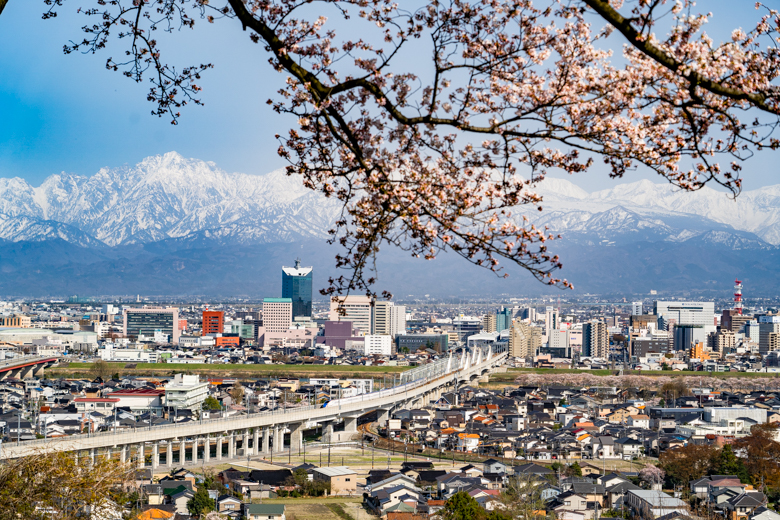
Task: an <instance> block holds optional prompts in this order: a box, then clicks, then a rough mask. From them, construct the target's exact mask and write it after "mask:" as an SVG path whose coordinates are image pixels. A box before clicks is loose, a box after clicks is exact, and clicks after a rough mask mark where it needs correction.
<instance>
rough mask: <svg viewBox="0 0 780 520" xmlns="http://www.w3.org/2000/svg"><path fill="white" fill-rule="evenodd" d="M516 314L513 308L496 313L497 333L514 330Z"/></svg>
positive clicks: (505, 308)
mask: <svg viewBox="0 0 780 520" xmlns="http://www.w3.org/2000/svg"><path fill="white" fill-rule="evenodd" d="M512 318H514V312H512V309H511V308H507V307H503V308H502V309H501V310H500V311H498V312H497V313H496V332H502V331H505V330H509V329H511V328H512Z"/></svg>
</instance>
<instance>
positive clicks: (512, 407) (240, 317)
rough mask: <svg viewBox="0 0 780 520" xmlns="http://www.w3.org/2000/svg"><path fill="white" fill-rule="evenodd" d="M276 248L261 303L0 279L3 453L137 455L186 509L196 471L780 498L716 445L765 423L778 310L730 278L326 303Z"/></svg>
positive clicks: (391, 491) (404, 507)
mask: <svg viewBox="0 0 780 520" xmlns="http://www.w3.org/2000/svg"><path fill="white" fill-rule="evenodd" d="M277 272H278V273H279V275H280V279H279V284H278V287H279V291H278V292H277V293H276V294H274V295H272V296H269V297H267V298H263V299H262V300H261V301H258V302H257V303H250V302H241V303H236V302H234V303H224V302H222V303H213V304H207V303H203V302H201V303H198V304H193V303H189V304H181V303H177V304H174V303H165V304H161V303H160V302H148V301H145V300H146V298H142V297H141V296H140V295H139V296H138V297H137V298H136V300H137V301H134V302H121V303H120V302H114V303H100V302H97V301H95V299H92V298H79V297H76V296H74V297H71V298H69V299H68V301H33V300H30V301H10V300H9V301H5V302H3V303H2V306H3V307H2V313H3V317H2V328H0V342H1V343H0V344H1V345H2V347H0V348H2V353H3V357H4V359H3V361H2V362H0V374H2V389H3V394H2V395H3V397H2V398H3V413H2V415H0V426H1V427H2V432H3V442H2V445H0V446H1V448H0V449H2V453H3V456H4V457H6V458H9V457H10V458H13V457H17V456H25V455H26V456H29V453H33V452H34V450H37V449H41V448H42V447H48V448H49V449H57V448H56V447H57V446H60V447H65V446H67V447H66V448H65V449H67V450H72V451H73V453H74V454H75V457H76V461H79V460H80V461H82V463H84V464H87V465H89V466H90V467H97V466H95V465H96V464H98V462H100V461H101V460H104V461H117V462H120V463H122V464H130V465H131V467H132V468H133V469H134V472H135V476H134V478H135V479H136V480H137V482H138V484H137V485H138V486H139V488H138V489H139V493H138V494H137V495H135V496H136V498H135V500H136V503H135V504H133V505H132V507H131V509H133V510H135V511H137V513H134V514H140V515H141V517H143V518H146V517H149V518H152V516H149V515H163V516H165V515H166V514H169V515H171V516H176V515H191V514H192V512H193V508H194V507H195V506H194V505H193V504H195V503H196V502H197V501H194V500H195V496H196V493H198V492H199V490H203V491H207V492H208V495H205V494H204V495H203V496H204V497H206V498H205V500H206V502H207V503H211V504H212V506H213V507H212V508H211V509H213V510H214V511H217V512H219V513H220V514H223V515H225V516H227V517H230V518H233V517H242V516H245V517H252V515H262V516H263V517H265V516H268V515H270V516H273V515H291V516H292V515H295V514H296V513H297V514H301V513H303V512H305V511H307V509H306V508H307V507H309V506H305V507H304V506H300V505H299V504H298V503H295V502H287V503H286V502H285V500H284V497H301V496H313V497H316V496H323V495H327V496H329V497H331V498H332V499H334V500H338V497H344V499H349V500H350V501H349V502H346V503H344V504H343V505H342V506H339V507H345V508H346V509H344V511H346V512H347V513H345V514H350V515H351V517H352V518H357V517H358V516H359V515H360V514H361V511H362V512H364V513H365V514H366V515H377V516H380V517H383V518H384V517H387V518H397V519H401V518H406V516H404V515H416V516H420V517H433V516H436V515H439V514H441V513H440V512H441V511H444V510H446V509H444V508H445V507H446V504H447V501H448V500H449V499H451V498H452V497H453V496H454V495H455V494H457V493H462V492H464V490H465V492H466V493H467V494H468V495H469V496H470V497H472V498H473V499H474V500H475V501H476V503H477V504H478V506H479V507H480V508H483V509H484V510H485V511H494V510H496V509H498V510H502V509H505V508H508V507H510V506H511V504H505V502H504V501H506V497H505V496H503V494H505V493H510V492H514V491H512V490H514V489H517V488H518V486H519V487H520V488H521V489H524V490H525V491H524V493H526V495H527V496H528V499H529V500H532V501H533V503H534V508H535V509H534V510H536V511H537V513H536V515H537V516H538V515H540V514H542V513H541V511H544V515H546V516H555V517H556V518H573V519H580V518H582V519H591V518H597V517H600V516H611V515H613V514H618V515H626V517H627V518H628V517H629V516H632V515H651V517H653V518H660V517H670V518H673V517H675V515H677V516H682V517H686V518H687V517H689V516H699V515H701V514H703V512H704V511H710V513H714V514H719V515H727V516H730V517H733V518H754V517H756V516H761V517H762V518H763V517H768V514H769V513H770V512H772V510H771V509H769V507H770V506H772V505H773V504H774V500H777V499H780V495H772V494H771V493H770V492H769V488H767V487H766V486H764V487H762V486H760V485H759V486H756V485H754V484H753V480H752V478H751V476H750V475H751V472H753V471H756V472H759V473H761V474H763V473H764V472H766V473H767V474H771V472H772V471H778V469H776V468H778V466H777V465H776V464H777V462H776V459H774V458H770V459H767V458H766V457H767V455H766V454H763V455H761V456H760V457H761V458H760V459H759V460H751V459H750V458H747V457H745V458H744V460H743V459H742V458H735V459H734V460H732V461H731V462H730V463H729V464H731V465H725V466H724V464H726V462H722V461H720V459H719V457H725V455H723V453H724V452H725V450H733V451H734V453H735V454H737V456H739V455H740V454H741V453H752V451H751V450H757V449H758V448H756V447H755V446H753V444H752V443H754V442H757V441H756V439H764V440H763V442H764V443H766V442H769V443H776V442H778V441H777V440H776V434H775V433H774V432H775V430H774V427H775V426H774V425H776V424H780V403H776V397H775V395H776V394H775V392H780V383H778V381H780V378H778V377H777V376H776V375H775V376H773V374H780V359H779V357H778V353H780V312H778V309H777V307H772V304H771V302H768V301H763V299H762V300H761V301H760V302H753V300H752V299H751V300H747V299H746V298H745V296H746V295H747V293H748V292H747V290H746V288H745V287H744V286H743V284H742V282H741V281H739V280H736V281H735V282H734V285H733V289H732V292H731V294H730V295H728V296H724V298H722V299H720V300H718V302H717V303H716V302H713V301H684V300H681V299H674V300H655V299H650V298H646V299H643V300H641V301H640V300H628V301H623V302H606V301H599V299H598V298H597V297H588V298H587V300H585V301H576V300H575V299H572V298H568V299H565V300H561V299H560V298H556V299H555V300H552V299H551V298H548V299H547V301H544V299H539V300H537V301H532V300H530V299H528V298H516V299H510V300H509V301H506V302H503V304H501V305H499V304H498V303H488V302H487V301H480V302H459V303H448V302H436V301H433V300H430V299H428V300H423V301H416V302H415V301H409V302H405V303H403V304H402V303H400V302H398V303H396V302H393V301H388V300H381V299H375V298H370V297H366V296H357V295H349V296H346V297H334V298H332V300H331V301H330V302H327V304H326V302H324V301H322V298H315V294H316V293H315V292H314V289H313V288H314V287H316V286H317V280H316V271H315V270H314V269H313V268H312V267H310V266H306V265H305V261H303V260H302V259H295V260H294V261H293V262H290V263H289V265H284V266H279V271H277ZM79 300H82V301H79ZM747 301H751V303H750V304H749V305H748V304H746V302H747ZM726 388H729V390H726ZM410 390H411V391H412V395H410V394H409V392H410ZM388 403H389V404H388ZM246 421H250V422H251V424H253V425H254V427H248V426H247V425H248V424H250V423H248V422H246ZM756 428H764V429H759V430H757V429H756ZM761 435H764V437H760V436H761ZM766 435H769V437H766ZM757 436H758V437H757ZM773 439H774V440H773ZM765 447H766V446H764V448H765ZM60 449H61V448H60ZM762 449H763V448H762ZM366 450H368V451H369V452H371V458H370V463H369V459H368V458H367V455H366ZM702 453H704V454H705V455H706V457H709V458H710V459H711V460H712V462H710V461H709V459H708V460H707V464H708V466H706V467H704V466H703V467H701V468H699V469H698V470H696V471H692V470H691V469H690V468H688V466H689V465H691V464H694V463H697V464H700V463H701V459H702V457H703V455H702ZM420 454H422V455H420ZM323 457H324V458H323ZM731 457H732V458H734V455H731ZM751 457H752V455H751ZM769 457H773V455H769ZM697 461H698V462H697ZM399 465H400V466H399ZM708 468H709V469H708ZM710 473H711V475H710ZM732 473H733V474H732ZM198 475H201V476H200V477H199V476H198ZM205 475H214V476H216V480H215V481H213V482H211V483H210V484H206V483H204V481H203V480H202V478H203V477H204V476H205ZM767 478H769V475H767ZM301 479H302V480H301ZM686 479H687V480H686ZM667 485H672V487H673V490H672V491H671V492H665V491H662V489H664V488H665V486H667ZM208 486H210V487H208ZM211 488H214V489H213V490H212V489H211ZM361 496H362V499H360V500H353V499H352V498H351V497H361ZM209 500H211V502H209ZM334 503H337V502H334ZM502 504H503V505H502ZM512 507H516V506H512ZM743 507H744V509H742V508H743ZM355 508H358V509H355ZM692 508H693V509H692ZM315 509H316V508H315ZM326 510H327V511H330V509H326ZM740 513H743V514H740ZM123 514H124V513H123ZM515 514H517V515H522V513H520V512H517V513H515ZM708 514H709V513H708ZM143 515H146V516H143ZM669 515H672V516H669Z"/></svg>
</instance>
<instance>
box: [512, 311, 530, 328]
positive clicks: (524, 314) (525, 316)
mask: <svg viewBox="0 0 780 520" xmlns="http://www.w3.org/2000/svg"><path fill="white" fill-rule="evenodd" d="M519 317H520V318H522V319H524V320H528V321H530V322H531V323H533V322H535V321H536V309H535V308H533V307H526V308H525V309H522V310H521V311H520V315H519ZM511 327H512V324H511V323H510V324H509V327H507V328H511Z"/></svg>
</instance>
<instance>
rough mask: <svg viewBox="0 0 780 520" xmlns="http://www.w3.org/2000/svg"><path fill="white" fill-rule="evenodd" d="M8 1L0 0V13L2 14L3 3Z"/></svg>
mask: <svg viewBox="0 0 780 520" xmlns="http://www.w3.org/2000/svg"><path fill="white" fill-rule="evenodd" d="M7 3H8V0H0V14H3V9H5V4H7Z"/></svg>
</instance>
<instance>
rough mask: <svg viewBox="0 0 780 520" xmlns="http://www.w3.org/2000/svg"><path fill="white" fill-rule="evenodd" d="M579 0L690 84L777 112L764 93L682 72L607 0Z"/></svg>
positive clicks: (647, 54) (642, 50) (640, 48)
mask: <svg viewBox="0 0 780 520" xmlns="http://www.w3.org/2000/svg"><path fill="white" fill-rule="evenodd" d="M582 2H584V3H585V4H587V5H588V6H589V7H590V8H591V9H593V10H594V11H596V12H597V13H598V14H599V16H601V17H602V18H603V19H604V20H606V21H607V22H609V23H610V24H611V25H612V26H613V27H614V28H615V29H617V30H618V31H620V32H621V34H623V36H625V37H626V39H627V40H628V41H629V43H631V45H633V46H634V47H635V48H636V49H637V50H639V51H640V52H642V53H643V54H644V55H646V56H647V57H649V58H652V59H653V60H654V61H655V62H656V63H658V64H659V65H662V66H664V67H666V68H667V69H669V70H670V71H672V72H674V73H675V74H678V75H680V76H681V77H683V78H685V79H686V80H687V81H688V82H689V83H690V84H691V85H694V86H698V87H701V88H703V89H705V90H707V91H709V92H712V93H713V94H716V95H718V96H723V97H726V98H729V99H734V100H738V101H748V102H749V103H750V104H752V105H753V106H755V107H757V108H760V109H761V110H763V111H765V112H769V113H771V114H780V109H778V108H777V107H772V106H770V105H769V103H767V101H768V100H769V97H768V96H767V95H766V94H762V93H749V92H745V91H744V90H740V89H737V88H732V87H727V86H725V85H723V84H721V83H719V82H717V81H713V80H711V79H709V78H705V77H704V76H702V75H701V74H699V73H698V72H696V71H692V72H689V73H687V74H681V73H680V68H681V67H682V63H680V62H679V61H677V60H675V59H674V58H672V57H671V56H669V55H668V54H666V53H665V52H664V51H663V50H662V49H659V48H658V47H656V46H655V45H653V44H652V43H650V41H649V39H648V38H646V37H645V36H643V35H642V34H640V32H639V31H637V30H636V29H634V28H633V27H632V26H631V22H630V21H629V20H628V19H626V18H625V17H624V16H623V15H621V14H620V13H619V12H618V11H617V10H616V9H615V8H613V7H612V6H611V5H610V3H609V0H582Z"/></svg>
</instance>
